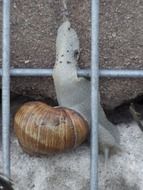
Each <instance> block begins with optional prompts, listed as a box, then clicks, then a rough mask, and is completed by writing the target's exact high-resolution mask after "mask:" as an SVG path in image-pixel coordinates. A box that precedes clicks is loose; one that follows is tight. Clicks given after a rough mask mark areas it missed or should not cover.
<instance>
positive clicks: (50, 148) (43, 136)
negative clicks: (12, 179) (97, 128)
mask: <svg viewBox="0 0 143 190" xmlns="http://www.w3.org/2000/svg"><path fill="white" fill-rule="evenodd" d="M14 129H15V133H16V136H17V138H18V140H19V143H20V145H21V146H22V148H23V149H24V150H25V151H26V152H28V153H30V154H34V153H37V154H47V153H49V152H61V151H64V150H67V149H71V148H74V147H76V146H78V145H80V144H81V143H82V142H83V141H84V140H85V139H86V138H87V135H88V132H89V129H88V123H87V121H86V120H85V119H84V118H83V117H82V116H81V115H80V114H79V113H77V112H75V111H73V110H71V109H68V108H63V107H51V106H48V105H47V104H45V103H42V102H28V103H25V104H24V105H23V106H22V107H21V108H20V109H19V110H18V112H17V113H16V115H15V118H14Z"/></svg>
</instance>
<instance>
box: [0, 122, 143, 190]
mask: <svg viewBox="0 0 143 190" xmlns="http://www.w3.org/2000/svg"><path fill="white" fill-rule="evenodd" d="M118 127H119V130H120V133H121V147H122V148H123V152H121V153H118V154H116V155H112V156H111V157H110V159H109V160H108V167H107V170H105V165H104V159H103V156H102V155H100V156H99V171H98V174H99V190H105V189H106V190H111V189H113V190H115V189H116V190H142V187H143V180H142V178H143V167H142V162H143V149H142V144H143V134H142V132H141V131H140V129H139V128H138V127H137V125H136V124H135V123H131V124H128V125H127V124H122V125H118ZM0 154H1V145H0ZM11 166H12V167H11V169H12V178H13V180H14V181H15V183H16V185H17V186H18V187H19V189H20V190H25V189H30V190H39V189H41V190H47V189H48V190H53V189H54V190H60V189H63V190H67V189H69V190H89V189H90V147H89V145H88V144H83V145H81V146H80V147H79V148H77V149H76V150H72V151H70V152H66V153H63V154H58V155H56V154H55V155H50V156H47V157H34V156H32V157H31V156H29V155H27V154H26V153H24V152H23V151H22V149H21V148H20V146H19V144H18V142H17V139H16V138H15V136H14V135H13V134H12V138H11ZM0 171H2V161H1V157H0Z"/></svg>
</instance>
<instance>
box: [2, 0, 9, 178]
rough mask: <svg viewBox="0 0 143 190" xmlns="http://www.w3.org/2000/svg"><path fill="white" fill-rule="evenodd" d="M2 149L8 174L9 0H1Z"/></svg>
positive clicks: (5, 170)
mask: <svg viewBox="0 0 143 190" xmlns="http://www.w3.org/2000/svg"><path fill="white" fill-rule="evenodd" d="M2 40H3V41H2V44H3V49H2V58H3V61H2V151H3V172H4V174H5V175H7V176H8V177H9V176H10V134H9V133H10V131H9V124H10V121H9V118H10V73H9V68H10V63H9V57H10V56H9V55H10V0H3V34H2Z"/></svg>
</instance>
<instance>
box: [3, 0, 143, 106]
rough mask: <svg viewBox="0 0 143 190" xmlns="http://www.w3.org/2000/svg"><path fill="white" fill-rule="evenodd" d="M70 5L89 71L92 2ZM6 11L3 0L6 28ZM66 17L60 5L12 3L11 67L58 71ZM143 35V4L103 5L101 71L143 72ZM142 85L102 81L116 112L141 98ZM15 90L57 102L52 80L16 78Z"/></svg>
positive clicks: (125, 0)
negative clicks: (58, 46)
mask: <svg viewBox="0 0 143 190" xmlns="http://www.w3.org/2000/svg"><path fill="white" fill-rule="evenodd" d="M68 2H69V3H68V9H69V15H70V20H71V22H72V25H73V27H74V28H75V29H76V30H77V32H78V35H79V37H80V42H81V58H80V63H79V65H80V66H81V67H88V66H90V64H89V63H90V1H88V0H82V1H80V0H73V1H68ZM1 8H2V0H0V26H1V20H2V15H1V14H2V10H1ZM61 13H62V7H61V2H60V1H57V0H55V1H52V0H35V1H29V0H25V1H22V0H12V1H11V67H16V68H20V67H22V68H28V67H30V68H51V67H53V65H54V62H55V39H56V31H57V28H58V27H59V25H60V23H61V22H62V14H61ZM0 32H1V28H0ZM142 34H143V2H142V1H141V0H137V1H132V0H115V1H111V0H108V1H106V0H101V1H100V43H99V45H100V67H101V68H118V69H119V68H128V69H142V61H143V50H142V47H143V35H142ZM0 44H1V42H0ZM0 51H1V47H0ZM0 61H1V59H0ZM142 82H143V80H141V79H126V80H125V79H120V80H119V79H116V80H115V79H102V80H101V95H102V102H103V104H104V106H105V107H106V108H114V107H116V106H118V105H120V104H121V103H123V102H124V101H127V100H129V99H133V98H135V97H136V96H137V95H141V94H142V93H143V85H142ZM11 91H13V92H15V93H17V94H27V95H30V96H37V97H39V96H40V97H41V96H42V97H51V98H54V99H55V92H54V87H53V82H52V81H51V79H48V78H46V79H45V78H30V77H29V78H13V79H12V82H11Z"/></svg>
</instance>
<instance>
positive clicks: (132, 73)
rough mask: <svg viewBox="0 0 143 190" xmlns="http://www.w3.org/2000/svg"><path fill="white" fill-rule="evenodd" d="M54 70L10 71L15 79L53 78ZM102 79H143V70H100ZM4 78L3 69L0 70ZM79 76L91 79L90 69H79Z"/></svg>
mask: <svg viewBox="0 0 143 190" xmlns="http://www.w3.org/2000/svg"><path fill="white" fill-rule="evenodd" d="M52 72H53V69H32V68H27V69H10V75H11V76H14V77H17V76H19V77H26V76H32V77H38V76H41V77H49V76H52ZM99 75H100V77H112V78H143V70H129V69H128V70H127V69H101V70H99ZM0 76H2V69H0ZM78 76H81V77H91V71H90V69H79V70H78Z"/></svg>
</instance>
